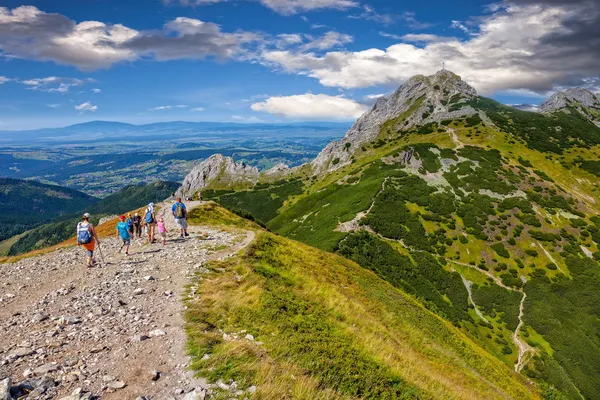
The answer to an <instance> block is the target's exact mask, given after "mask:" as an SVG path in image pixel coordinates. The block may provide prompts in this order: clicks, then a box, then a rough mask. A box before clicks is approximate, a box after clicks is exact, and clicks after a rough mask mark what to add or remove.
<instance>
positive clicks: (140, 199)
mask: <svg viewBox="0 0 600 400" xmlns="http://www.w3.org/2000/svg"><path fill="white" fill-rule="evenodd" d="M178 187H179V184H178V183H175V182H154V183H150V184H148V185H129V186H126V187H124V188H123V189H121V190H120V191H118V192H117V193H114V194H112V195H110V196H108V197H105V198H104V199H102V200H99V201H98V202H97V203H95V204H92V205H90V206H88V207H85V208H79V209H78V210H77V211H78V212H77V213H70V215H69V216H65V217H63V218H60V219H58V220H55V221H53V222H52V223H48V224H45V225H41V226H39V223H38V224H36V226H37V228H35V229H32V230H31V231H29V232H27V233H26V234H25V235H23V236H22V237H20V238H19V239H18V240H17V241H16V242H15V243H14V244H12V246H11V247H10V249H9V251H8V255H17V254H21V253H26V252H28V251H32V250H36V249H42V248H45V247H49V246H52V245H55V244H57V243H60V242H62V241H64V240H66V239H68V238H70V237H72V236H73V235H74V231H75V226H76V225H77V222H78V221H79V220H80V218H81V214H82V213H84V212H89V213H90V214H91V215H92V222H94V223H98V221H99V220H100V218H101V217H103V216H106V215H113V214H120V213H124V212H127V211H130V210H134V209H136V208H139V207H142V206H144V205H145V204H148V203H150V202H159V201H162V200H164V199H166V198H168V197H169V196H171V193H173V192H174V191H175V190H177V188H178Z"/></svg>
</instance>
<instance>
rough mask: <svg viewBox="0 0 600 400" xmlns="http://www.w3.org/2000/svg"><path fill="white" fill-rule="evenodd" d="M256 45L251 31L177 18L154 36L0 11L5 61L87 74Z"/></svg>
mask: <svg viewBox="0 0 600 400" xmlns="http://www.w3.org/2000/svg"><path fill="white" fill-rule="evenodd" d="M260 40H261V36H260V35H257V34H254V33H252V32H244V31H239V32H235V33H227V32H222V31H221V28H220V27H219V26H218V25H216V24H213V23H210V22H204V21H200V20H197V19H192V18H183V17H180V18H176V19H175V20H173V21H170V22H168V23H167V24H165V26H164V27H163V29H161V30H157V31H137V30H135V29H131V28H128V27H126V26H123V25H121V24H114V25H111V24H105V23H103V22H98V21H83V22H80V23H76V22H75V21H72V20H70V19H69V18H67V17H65V16H64V15H61V14H50V13H45V12H43V11H41V10H39V9H38V8H36V7H33V6H21V7H17V8H14V9H12V10H11V9H8V8H6V7H0V51H1V52H2V53H4V54H5V55H6V56H10V57H17V58H26V59H33V60H41V61H54V62H56V63H58V64H65V65H74V66H76V67H78V68H79V69H82V70H86V71H87V70H96V69H100V68H108V67H110V66H112V65H113V64H115V63H118V62H126V61H135V60H138V59H140V58H142V57H151V58H154V59H157V60H160V61H163V60H172V59H179V58H194V59H202V58H206V57H217V58H229V57H233V56H234V55H237V54H239V53H242V52H243V48H242V47H243V46H244V45H247V44H250V43H253V42H257V41H260Z"/></svg>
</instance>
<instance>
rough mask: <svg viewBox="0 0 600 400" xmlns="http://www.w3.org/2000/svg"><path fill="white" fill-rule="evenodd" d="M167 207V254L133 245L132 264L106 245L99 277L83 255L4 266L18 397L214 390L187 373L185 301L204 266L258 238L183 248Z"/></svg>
mask: <svg viewBox="0 0 600 400" xmlns="http://www.w3.org/2000/svg"><path fill="white" fill-rule="evenodd" d="M195 205H197V204H189V205H188V206H192V207H193V206H195ZM162 206H163V207H162V209H161V210H160V211H159V212H158V214H159V216H160V215H162V216H164V217H165V221H166V223H167V229H168V230H169V240H168V242H167V244H166V245H164V246H163V245H162V244H160V243H159V242H157V243H156V244H153V245H148V244H147V240H145V239H144V238H142V239H136V240H134V241H133V243H132V246H131V249H130V256H129V257H127V256H126V255H125V254H122V253H119V247H120V242H118V241H117V240H116V239H113V238H110V239H104V240H102V242H101V243H102V250H103V253H104V254H103V255H104V258H105V261H106V263H104V264H102V265H100V266H99V267H97V268H93V269H88V268H86V266H85V255H84V251H83V250H82V249H78V248H65V249H61V250H58V251H56V252H53V253H49V254H46V255H43V256H40V257H34V258H28V259H24V260H21V261H18V262H16V263H14V264H1V265H0V276H2V282H1V283H0V330H1V331H2V335H1V336H0V378H4V377H9V378H11V380H12V386H13V391H14V390H17V387H18V386H19V385H20V386H21V387H22V388H27V387H28V386H29V390H32V389H35V388H36V387H37V389H35V391H34V392H33V393H31V394H30V396H29V398H41V399H53V398H58V399H61V398H64V396H69V397H66V398H67V399H69V400H70V399H84V398H88V397H86V396H89V394H91V395H92V396H101V398H102V399H134V398H136V397H138V396H147V397H148V398H152V399H178V398H186V399H187V398H194V399H195V398H196V397H194V396H196V395H199V394H200V393H204V392H205V391H206V389H208V390H210V387H211V385H207V383H206V382H205V381H203V380H197V379H195V378H193V376H192V373H191V372H189V371H187V365H188V363H189V359H188V357H187V355H186V349H185V345H186V335H185V331H184V326H183V324H184V322H183V318H182V312H183V308H184V306H183V305H182V302H181V301H180V300H181V297H182V295H183V293H184V290H185V287H186V284H188V283H189V281H190V279H189V278H190V276H191V275H192V274H194V273H195V272H196V271H197V270H199V269H201V268H202V264H203V262H207V261H211V260H222V259H225V258H227V257H229V256H231V255H233V254H235V253H237V252H238V251H239V250H241V249H243V248H245V247H246V246H247V245H248V244H249V243H250V242H251V241H252V240H253V238H254V233H253V232H248V233H246V234H244V233H243V232H230V231H227V232H226V231H223V230H219V229H215V228H203V227H191V228H190V234H191V235H190V237H189V238H188V239H187V240H185V241H180V240H178V239H176V238H177V236H178V233H177V229H176V226H175V221H174V219H173V218H172V216H171V215H170V206H169V205H166V204H163V205H162ZM201 234H202V235H201ZM203 234H208V235H209V239H208V240H206V239H204V237H205V236H204V235H203ZM96 253H97V254H96V257H97V259H98V260H99V261H100V257H99V256H100V254H99V253H98V252H96ZM44 376H47V377H50V378H51V379H48V378H43V377H44ZM4 383H6V381H5V382H4ZM55 383H58V384H57V385H56V386H55ZM222 386H223V385H222ZM233 389H235V387H234V386H233ZM194 390H195V391H194ZM190 392H191V393H190ZM2 394H3V393H2V384H1V382H0V398H4V397H2ZM238 395H239V394H238ZM198 398H200V397H198Z"/></svg>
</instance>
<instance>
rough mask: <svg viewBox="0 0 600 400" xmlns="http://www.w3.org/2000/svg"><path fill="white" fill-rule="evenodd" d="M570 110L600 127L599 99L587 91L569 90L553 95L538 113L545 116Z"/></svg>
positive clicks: (581, 89)
mask: <svg viewBox="0 0 600 400" xmlns="http://www.w3.org/2000/svg"><path fill="white" fill-rule="evenodd" d="M570 109H575V110H576V111H577V112H579V113H580V114H581V115H583V116H584V117H585V118H587V119H588V120H589V121H590V122H592V123H593V124H595V125H597V126H600V98H598V96H596V95H595V94H594V93H593V92H591V91H589V90H587V89H583V88H571V89H567V90H565V91H564V92H557V93H554V94H553V95H552V96H551V97H550V98H549V99H548V100H546V101H545V102H544V103H543V104H542V105H541V106H540V112H542V113H545V114H551V113H554V112H557V111H563V112H571V111H570Z"/></svg>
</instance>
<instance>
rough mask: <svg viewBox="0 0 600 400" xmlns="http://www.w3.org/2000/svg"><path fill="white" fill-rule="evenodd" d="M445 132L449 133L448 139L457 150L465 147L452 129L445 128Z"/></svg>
mask: <svg viewBox="0 0 600 400" xmlns="http://www.w3.org/2000/svg"><path fill="white" fill-rule="evenodd" d="M446 130H447V131H448V133H450V137H451V138H452V141H453V142H454V144H456V149H457V150H458V149H462V148H463V147H465V144H464V143H463V142H462V141H461V140H460V138H459V137H458V135H457V134H456V131H455V130H454V129H452V128H448V127H446Z"/></svg>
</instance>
